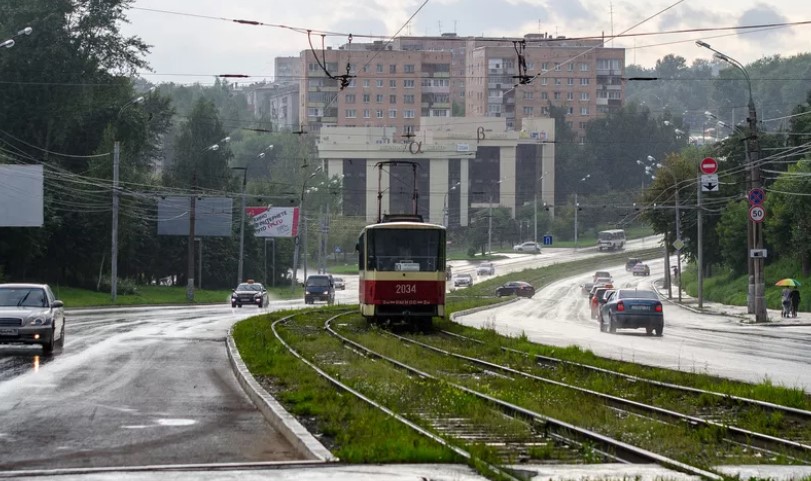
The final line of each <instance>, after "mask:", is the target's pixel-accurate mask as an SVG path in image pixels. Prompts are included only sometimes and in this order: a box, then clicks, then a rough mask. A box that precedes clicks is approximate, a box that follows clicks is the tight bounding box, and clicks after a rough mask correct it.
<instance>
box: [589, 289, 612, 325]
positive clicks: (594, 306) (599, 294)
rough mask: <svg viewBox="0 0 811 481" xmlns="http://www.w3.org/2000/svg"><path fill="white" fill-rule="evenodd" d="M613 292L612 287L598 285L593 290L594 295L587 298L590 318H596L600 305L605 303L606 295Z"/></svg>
mask: <svg viewBox="0 0 811 481" xmlns="http://www.w3.org/2000/svg"><path fill="white" fill-rule="evenodd" d="M613 292H614V288H613V287H598V288H597V290H596V291H594V295H593V296H592V297H591V299H589V306H590V307H591V318H592V319H597V315H598V314H599V312H600V307H601V306H602V305H603V304H605V302H606V300H607V299H608V296H609V295H611V293H613Z"/></svg>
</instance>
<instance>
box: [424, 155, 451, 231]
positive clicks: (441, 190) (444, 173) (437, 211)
mask: <svg viewBox="0 0 811 481" xmlns="http://www.w3.org/2000/svg"><path fill="white" fill-rule="evenodd" d="M448 164H449V159H429V160H428V190H429V192H427V194H428V195H429V197H428V218H427V219H425V220H426V222H431V223H434V224H442V222H443V220H444V212H443V210H444V208H445V206H444V202H445V193H447V192H448V189H449V186H448ZM425 194H426V193H422V192H420V197H422V196H423V195H425ZM448 197H450V196H448ZM448 202H450V200H448Z"/></svg>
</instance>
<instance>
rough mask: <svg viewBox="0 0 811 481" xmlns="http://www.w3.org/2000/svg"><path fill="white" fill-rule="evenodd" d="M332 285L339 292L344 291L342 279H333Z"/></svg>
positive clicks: (344, 282)
mask: <svg viewBox="0 0 811 481" xmlns="http://www.w3.org/2000/svg"><path fill="white" fill-rule="evenodd" d="M332 283H333V284H334V285H335V289H336V290H339V291H343V290H346V281H344V278H343V277H333V278H332Z"/></svg>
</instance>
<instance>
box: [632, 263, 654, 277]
mask: <svg viewBox="0 0 811 481" xmlns="http://www.w3.org/2000/svg"><path fill="white" fill-rule="evenodd" d="M631 273H632V274H633V275H635V276H649V275H650V266H649V265H647V264H645V263H643V262H639V263H637V264H636V265H635V266H633V267H632V268H631Z"/></svg>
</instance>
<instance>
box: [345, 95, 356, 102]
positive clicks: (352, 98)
mask: <svg viewBox="0 0 811 481" xmlns="http://www.w3.org/2000/svg"><path fill="white" fill-rule="evenodd" d="M344 101H345V102H346V103H348V104H354V103H355V94H346V97H345V98H344Z"/></svg>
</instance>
